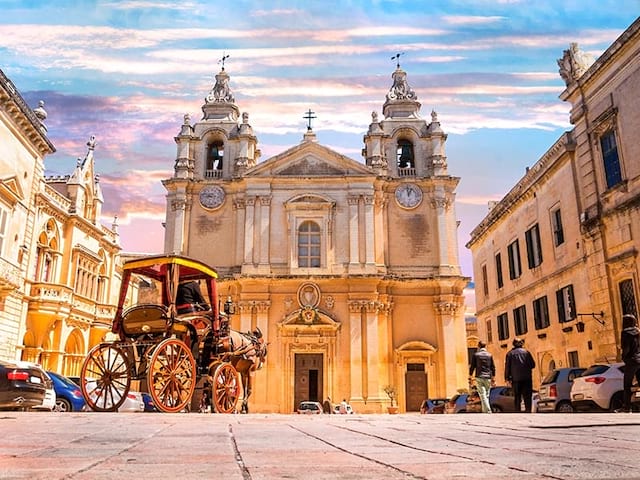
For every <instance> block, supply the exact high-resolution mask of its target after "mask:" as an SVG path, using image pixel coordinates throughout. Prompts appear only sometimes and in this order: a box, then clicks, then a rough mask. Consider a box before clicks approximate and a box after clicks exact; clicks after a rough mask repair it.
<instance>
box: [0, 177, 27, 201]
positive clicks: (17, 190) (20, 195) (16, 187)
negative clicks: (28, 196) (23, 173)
mask: <svg viewBox="0 0 640 480" xmlns="http://www.w3.org/2000/svg"><path fill="white" fill-rule="evenodd" d="M0 197H2V198H4V199H5V200H6V201H7V203H9V204H10V205H15V204H16V203H18V202H20V201H22V200H24V192H23V191H22V186H21V185H20V182H19V181H18V177H16V176H15V175H13V176H11V177H7V178H0Z"/></svg>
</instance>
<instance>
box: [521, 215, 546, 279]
mask: <svg viewBox="0 0 640 480" xmlns="http://www.w3.org/2000/svg"><path fill="white" fill-rule="evenodd" d="M524 238H525V240H526V243H527V261H528V262H529V269H531V268H535V267H537V266H538V265H540V264H541V263H542V247H541V246H540V228H539V227H538V224H537V223H536V224H535V225H534V226H533V227H531V228H530V229H529V230H527V231H526V232H525V234H524Z"/></svg>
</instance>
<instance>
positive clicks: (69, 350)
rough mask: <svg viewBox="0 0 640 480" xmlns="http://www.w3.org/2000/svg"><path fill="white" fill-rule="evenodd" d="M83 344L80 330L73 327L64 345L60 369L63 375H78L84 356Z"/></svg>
mask: <svg viewBox="0 0 640 480" xmlns="http://www.w3.org/2000/svg"><path fill="white" fill-rule="evenodd" d="M84 344H85V341H84V336H83V335H82V332H81V331H80V330H79V329H78V328H75V329H73V330H72V331H71V333H70V334H69V336H68V337H67V341H66V342H65V345H64V359H63V362H64V364H63V365H62V371H63V372H64V374H65V375H67V376H76V377H77V376H79V375H80V370H81V369H82V362H83V361H84V357H85V351H84Z"/></svg>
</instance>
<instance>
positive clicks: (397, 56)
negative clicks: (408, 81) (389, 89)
mask: <svg viewBox="0 0 640 480" xmlns="http://www.w3.org/2000/svg"><path fill="white" fill-rule="evenodd" d="M400 55H404V52H403V53H396V54H395V55H394V56H393V57H391V60H397V63H396V67H397V68H400Z"/></svg>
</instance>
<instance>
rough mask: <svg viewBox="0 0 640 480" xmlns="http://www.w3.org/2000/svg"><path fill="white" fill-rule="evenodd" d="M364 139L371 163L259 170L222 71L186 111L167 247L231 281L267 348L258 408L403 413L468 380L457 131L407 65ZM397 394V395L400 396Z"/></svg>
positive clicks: (344, 160) (302, 152) (309, 147)
mask: <svg viewBox="0 0 640 480" xmlns="http://www.w3.org/2000/svg"><path fill="white" fill-rule="evenodd" d="M392 78H393V84H392V86H391V88H390V89H389V91H388V92H387V94H386V100H385V102H384V104H383V106H382V118H379V117H378V113H377V112H373V113H372V114H371V123H370V125H369V128H368V131H367V133H366V134H365V135H364V148H363V157H364V162H357V161H355V160H353V159H351V158H348V157H346V156H344V155H342V154H340V153H338V152H336V151H334V150H332V149H330V148H327V147H325V146H323V145H322V144H321V143H319V142H318V139H317V137H316V134H315V132H314V131H313V129H312V128H311V124H309V127H308V128H307V130H306V132H305V133H304V134H303V138H302V141H301V142H300V144H298V145H295V146H293V147H291V148H289V149H288V150H285V151H284V152H282V153H280V154H278V155H276V156H274V157H272V158H269V159H266V160H264V161H260V162H259V161H258V159H259V157H260V151H259V149H258V138H257V136H256V134H255V133H254V130H253V127H252V126H251V125H250V123H249V115H248V114H247V113H243V114H242V115H240V110H239V108H238V106H237V105H236V102H235V98H234V95H233V93H232V91H231V87H230V80H231V78H230V77H229V75H228V73H227V72H226V71H225V70H224V68H223V69H222V70H221V71H220V72H219V73H218V74H217V75H216V82H215V85H214V87H213V88H212V90H211V91H210V92H209V94H208V95H207V97H206V98H205V103H204V104H203V105H202V111H203V117H202V119H201V120H200V121H198V122H195V123H193V124H192V122H191V119H190V118H189V117H188V116H185V119H184V122H183V125H182V126H181V129H180V132H179V134H178V136H177V137H176V138H175V140H176V143H177V156H176V160H175V165H174V175H173V177H171V178H168V179H166V180H164V181H163V184H164V186H165V188H166V190H167V207H166V232H165V244H164V249H165V252H166V253H176V254H182V255H186V256H190V257H193V258H196V259H198V260H201V261H203V262H205V263H207V264H209V265H211V266H212V267H214V268H215V269H216V270H217V271H218V273H219V276H220V277H219V281H218V285H219V292H220V298H221V300H222V301H224V300H228V301H231V302H232V303H233V304H234V305H235V307H236V309H235V311H236V313H235V314H233V315H232V316H231V325H232V328H235V329H237V330H240V331H248V330H253V329H255V328H259V329H260V330H261V331H262V333H263V335H264V337H265V339H266V341H267V342H268V349H269V350H268V351H269V353H268V356H267V361H266V365H265V367H263V369H262V370H260V371H258V372H256V373H255V376H256V378H255V379H254V382H253V385H254V390H253V392H252V395H251V398H250V409H251V411H252V412H281V413H289V412H292V411H294V410H295V409H296V406H297V404H298V403H299V402H300V401H303V400H317V401H320V402H322V401H323V400H324V399H326V398H327V397H329V398H331V399H332V400H333V401H334V402H339V401H341V400H342V399H346V400H347V401H349V402H350V403H351V405H352V406H353V408H354V410H356V411H357V412H361V413H367V412H370V413H378V412H382V411H385V408H386V407H387V406H388V405H389V404H390V401H391V400H390V398H389V395H388V394H387V393H386V391H390V392H392V395H394V394H395V397H396V399H397V403H398V406H399V407H400V411H417V410H419V407H420V403H421V402H422V400H424V399H425V398H427V397H429V396H431V397H435V396H438V397H441V396H447V395H452V394H453V393H455V392H456V390H457V389H458V388H459V387H461V386H465V385H466V379H467V368H468V367H467V365H468V361H467V340H466V333H465V320H464V297H463V289H464V287H465V286H466V285H467V283H468V281H469V278H466V277H464V276H463V275H462V274H461V269H460V266H459V260H458V245H457V219H456V215H455V205H454V204H455V190H456V187H457V185H458V182H459V178H457V177H454V176H451V175H449V173H448V167H447V157H446V153H445V143H446V140H447V135H446V134H445V133H444V131H443V130H442V128H441V126H440V122H439V121H438V118H437V114H436V113H435V112H432V113H431V121H430V122H428V121H426V120H424V119H423V118H422V117H421V115H420V108H421V104H420V103H419V102H418V100H417V95H416V93H415V92H414V91H413V90H412V89H411V87H410V86H409V83H408V81H407V74H406V73H405V72H404V71H403V70H402V69H401V68H400V65H398V66H397V69H396V70H395V71H394V72H393V75H392ZM389 387H391V388H389Z"/></svg>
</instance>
